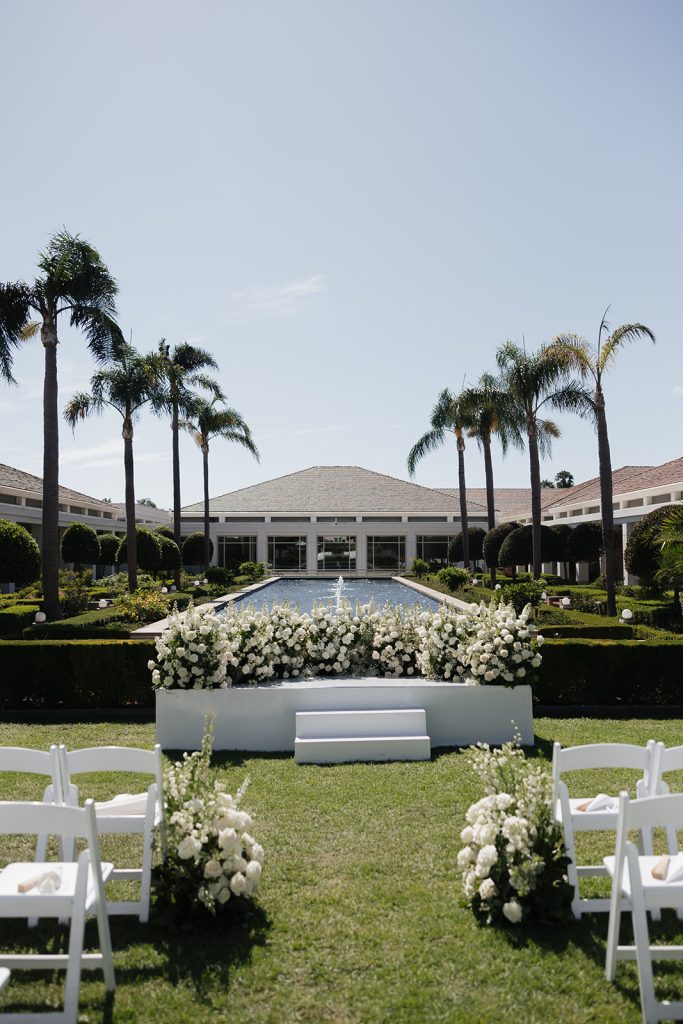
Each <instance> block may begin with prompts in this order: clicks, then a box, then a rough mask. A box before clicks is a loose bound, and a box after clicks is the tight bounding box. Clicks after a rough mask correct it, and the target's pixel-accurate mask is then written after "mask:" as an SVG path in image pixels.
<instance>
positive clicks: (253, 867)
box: [245, 860, 263, 885]
mask: <svg viewBox="0 0 683 1024" xmlns="http://www.w3.org/2000/svg"><path fill="white" fill-rule="evenodd" d="M262 870H263V868H262V867H261V865H260V864H259V862H258V861H257V860H250V861H249V863H248V864H247V869H246V872H245V874H246V876H247V878H248V879H249V880H250V881H251V882H253V884H254V885H258V883H259V880H260V878H261V872H262Z"/></svg>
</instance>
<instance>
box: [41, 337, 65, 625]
mask: <svg viewBox="0 0 683 1024" xmlns="http://www.w3.org/2000/svg"><path fill="white" fill-rule="evenodd" d="M40 333H41V340H42V342H43V347H44V348H45V378H44V382H43V543H42V566H43V610H44V612H45V614H46V616H47V618H48V620H53V619H60V618H61V617H62V612H61V608H60V605H59V413H58V409H57V405H58V401H59V394H58V385H57V345H58V339H57V328H56V326H55V324H54V323H52V322H50V321H49V320H44V321H43V325H42V328H41V332H40Z"/></svg>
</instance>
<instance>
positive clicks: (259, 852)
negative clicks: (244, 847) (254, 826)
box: [251, 843, 265, 864]
mask: <svg viewBox="0 0 683 1024" xmlns="http://www.w3.org/2000/svg"><path fill="white" fill-rule="evenodd" d="M251 859H252V861H254V860H256V861H258V863H259V864H263V861H264V859H265V850H264V849H263V847H262V846H261V844H260V843H254V845H253V846H252V848H251Z"/></svg>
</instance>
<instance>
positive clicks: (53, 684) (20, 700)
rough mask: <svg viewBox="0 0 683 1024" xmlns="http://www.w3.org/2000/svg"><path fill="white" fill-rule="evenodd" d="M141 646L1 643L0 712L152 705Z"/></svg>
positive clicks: (144, 645)
mask: <svg viewBox="0 0 683 1024" xmlns="http://www.w3.org/2000/svg"><path fill="white" fill-rule="evenodd" d="M155 653H156V652H155V648H154V644H153V642H151V641H149V642H148V641H144V640H94V641H93V640H32V641H30V642H27V641H26V640H0V676H2V686H0V708H3V709H8V708H14V709H19V708H60V707H61V708H118V707H130V706H138V707H151V706H153V704H154V693H153V691H152V682H151V673H150V671H149V669H148V668H147V662H148V661H149V660H150V658H153V657H154V655H155Z"/></svg>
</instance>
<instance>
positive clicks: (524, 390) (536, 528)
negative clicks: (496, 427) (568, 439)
mask: <svg viewBox="0 0 683 1024" xmlns="http://www.w3.org/2000/svg"><path fill="white" fill-rule="evenodd" d="M496 361H497V363H498V367H499V369H500V371H501V374H502V376H503V382H502V386H503V389H504V390H505V392H506V394H507V399H508V403H509V405H510V406H511V407H512V409H514V412H515V415H516V416H517V417H519V419H520V420H521V421H522V422H523V423H524V427H525V431H526V435H527V448H528V452H529V475H530V482H531V527H532V528H531V533H532V553H533V571H534V579H538V578H539V576H540V575H541V465H540V455H549V454H550V450H551V446H552V439H553V438H557V437H559V436H560V428H559V427H558V426H557V424H556V423H554V422H553V421H552V420H549V419H544V418H543V417H542V415H541V413H542V411H543V409H544V407H546V408H548V409H552V410H555V411H557V412H577V413H579V415H585V414H586V412H587V410H588V409H589V407H590V396H589V394H588V392H587V391H586V389H585V388H584V387H583V386H582V385H581V384H580V383H579V382H578V381H576V380H572V379H570V376H569V366H568V363H567V360H566V359H565V358H563V356H562V355H561V354H560V353H558V352H557V351H556V350H555V349H554V348H553V347H552V346H549V345H543V346H542V347H541V348H540V349H539V351H538V352H534V353H531V354H529V353H528V352H527V351H526V349H525V348H520V346H519V345H515V343H514V342H512V341H506V342H505V344H504V345H501V347H500V348H499V349H498V352H497V353H496Z"/></svg>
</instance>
